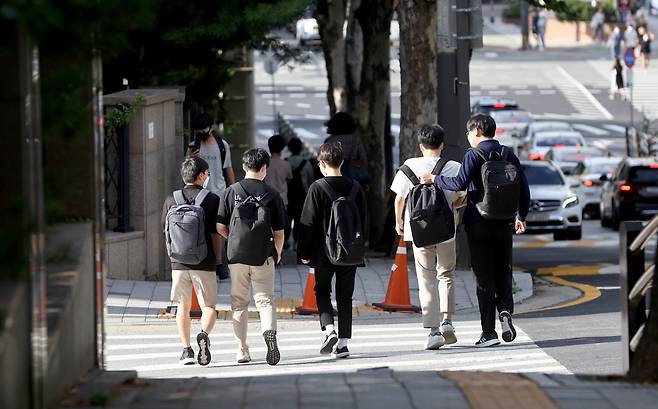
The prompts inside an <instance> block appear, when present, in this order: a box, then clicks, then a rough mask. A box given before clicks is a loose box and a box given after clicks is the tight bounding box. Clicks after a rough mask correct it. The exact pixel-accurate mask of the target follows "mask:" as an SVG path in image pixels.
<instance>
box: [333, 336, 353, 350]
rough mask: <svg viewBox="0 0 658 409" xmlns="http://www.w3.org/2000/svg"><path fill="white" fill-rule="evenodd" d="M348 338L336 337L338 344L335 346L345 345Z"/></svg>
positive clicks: (341, 346)
mask: <svg viewBox="0 0 658 409" xmlns="http://www.w3.org/2000/svg"><path fill="white" fill-rule="evenodd" d="M349 340H350V339H349V338H338V344H336V348H344V347H346V346H347V341H349Z"/></svg>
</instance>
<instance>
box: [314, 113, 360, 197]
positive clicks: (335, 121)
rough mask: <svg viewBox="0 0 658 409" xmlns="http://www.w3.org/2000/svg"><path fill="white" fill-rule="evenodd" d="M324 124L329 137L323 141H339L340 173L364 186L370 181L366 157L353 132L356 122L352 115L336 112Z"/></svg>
mask: <svg viewBox="0 0 658 409" xmlns="http://www.w3.org/2000/svg"><path fill="white" fill-rule="evenodd" d="M325 125H326V126H327V133H328V134H329V137H328V138H327V139H326V140H325V141H324V142H325V143H340V147H341V149H342V151H343V158H344V162H343V166H342V167H341V168H340V171H341V174H342V175H343V176H345V177H348V178H351V179H354V180H356V181H357V182H359V184H360V185H361V187H363V188H366V187H367V186H368V184H369V183H370V177H369V176H368V157H367V156H366V151H365V149H364V148H363V144H362V143H361V140H359V138H358V137H357V136H356V135H355V134H354V133H355V132H356V122H355V121H354V118H352V115H350V114H348V113H346V112H336V113H335V114H334V115H333V116H332V117H331V119H329V120H328V121H327V122H326V123H325Z"/></svg>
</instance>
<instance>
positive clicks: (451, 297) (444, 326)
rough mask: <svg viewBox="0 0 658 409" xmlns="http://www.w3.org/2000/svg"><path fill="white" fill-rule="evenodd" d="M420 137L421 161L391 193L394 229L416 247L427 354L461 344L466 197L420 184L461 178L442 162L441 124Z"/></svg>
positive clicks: (402, 174)
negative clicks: (426, 179)
mask: <svg viewBox="0 0 658 409" xmlns="http://www.w3.org/2000/svg"><path fill="white" fill-rule="evenodd" d="M416 138H417V140H418V144H419V148H420V152H421V154H422V156H421V157H419V158H411V159H407V160H406V161H405V162H404V165H402V166H401V167H400V170H399V171H398V172H397V174H396V175H395V178H394V179H393V183H392V184H391V190H392V191H393V192H394V193H395V194H396V197H395V220H396V226H395V230H396V232H397V233H398V234H399V235H401V236H403V237H404V240H405V241H412V242H413V252H414V261H415V264H416V276H417V277H418V290H419V292H418V295H419V298H420V304H421V309H422V312H423V327H424V328H428V329H429V331H430V332H429V335H428V336H427V342H426V343H425V349H430V350H431V349H439V348H440V347H442V346H443V345H444V344H454V343H455V342H457V336H456V335H455V329H454V327H453V325H452V316H453V314H454V313H455V290H454V288H453V282H454V279H455V267H456V264H457V257H456V252H455V216H456V214H455V202H458V201H459V200H460V196H463V195H464V194H463V193H461V194H457V193H453V192H450V191H447V190H446V191H443V190H441V189H439V188H438V187H435V186H429V187H428V186H427V185H420V181H419V180H418V177H417V175H420V174H421V173H422V172H432V174H434V175H438V174H440V175H443V176H457V174H458V173H459V168H460V164H459V163H458V162H455V161H451V160H447V159H444V158H442V157H441V153H442V151H443V140H444V131H443V128H441V127H440V126H439V125H425V126H421V127H420V128H418V129H417V130H416ZM423 190H424V191H423ZM405 202H406V203H407V206H406V209H405ZM412 215H413V216H414V221H413V226H412V223H411V222H410V220H411V216H412ZM423 215H427V216H428V220H424V219H422V217H423ZM441 236H443V237H441Z"/></svg>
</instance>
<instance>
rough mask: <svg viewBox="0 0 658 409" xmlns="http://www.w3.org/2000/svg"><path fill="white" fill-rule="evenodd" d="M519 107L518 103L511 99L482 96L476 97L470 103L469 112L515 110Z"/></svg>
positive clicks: (484, 112)
mask: <svg viewBox="0 0 658 409" xmlns="http://www.w3.org/2000/svg"><path fill="white" fill-rule="evenodd" d="M517 109H519V104H517V103H516V101H514V100H513V99H506V98H505V99H503V98H491V97H482V98H478V99H477V100H475V101H474V102H473V103H472V104H471V113H473V114H487V115H488V114H489V113H490V112H494V111H515V110H517Z"/></svg>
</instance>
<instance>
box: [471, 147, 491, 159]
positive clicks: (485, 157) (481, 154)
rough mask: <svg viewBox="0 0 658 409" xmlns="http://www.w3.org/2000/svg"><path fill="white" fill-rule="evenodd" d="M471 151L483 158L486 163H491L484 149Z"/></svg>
mask: <svg viewBox="0 0 658 409" xmlns="http://www.w3.org/2000/svg"><path fill="white" fill-rule="evenodd" d="M471 150H472V151H473V152H475V153H477V155H478V156H479V157H481V158H482V159H483V160H484V161H485V162H488V161H489V159H487V155H486V154H485V153H484V151H483V150H482V149H480V148H477V147H476V148H471Z"/></svg>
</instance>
